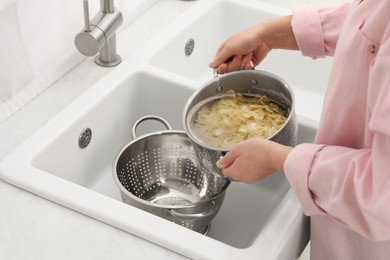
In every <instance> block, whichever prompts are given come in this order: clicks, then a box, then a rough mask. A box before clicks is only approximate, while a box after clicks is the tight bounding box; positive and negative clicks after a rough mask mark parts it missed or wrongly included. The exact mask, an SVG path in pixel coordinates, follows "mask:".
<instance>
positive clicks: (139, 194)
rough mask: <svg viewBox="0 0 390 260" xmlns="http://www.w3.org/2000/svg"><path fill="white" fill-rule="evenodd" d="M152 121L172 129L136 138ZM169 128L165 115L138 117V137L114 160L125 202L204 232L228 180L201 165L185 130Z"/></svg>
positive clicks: (220, 202)
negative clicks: (146, 122) (140, 125)
mask: <svg viewBox="0 0 390 260" xmlns="http://www.w3.org/2000/svg"><path fill="white" fill-rule="evenodd" d="M150 119H152V120H158V121H160V122H162V123H164V124H165V126H166V127H167V128H168V129H169V130H165V131H159V132H154V133H151V134H147V135H143V136H141V137H137V136H136V128H137V126H138V125H139V124H140V123H141V122H142V121H145V120H150ZM171 129H172V128H171V127H170V125H169V123H168V122H167V121H165V120H164V119H162V118H161V117H157V116H145V117H142V118H140V119H139V120H138V121H137V122H136V123H135V124H134V126H133V131H132V132H133V137H134V140H132V141H131V142H130V143H129V144H128V145H126V146H125V147H124V148H123V149H122V150H121V151H120V152H119V154H118V155H117V157H116V159H115V161H114V165H113V168H114V169H113V177H114V180H115V182H116V184H117V185H118V187H119V189H120V192H121V196H122V200H123V202H125V203H127V204H130V205H133V206H136V207H138V208H141V209H143V210H146V211H148V212H150V213H153V214H155V215H158V216H160V217H163V218H165V219H168V220H170V221H173V222H175V223H178V224H180V225H182V226H185V227H187V228H190V229H192V230H195V231H198V232H201V233H205V232H206V230H207V227H208V226H209V224H210V222H211V220H212V219H213V218H214V217H215V215H216V214H217V212H218V210H219V208H220V206H221V204H222V202H223V199H224V196H225V191H226V188H227V187H228V185H229V183H230V182H229V181H227V180H226V179H224V178H221V177H219V176H218V175H217V174H212V173H210V172H209V171H208V170H207V169H206V168H204V167H202V164H200V163H199V161H198V157H197V154H196V152H195V150H194V148H193V144H192V141H191V140H190V139H189V138H188V136H187V135H186V133H185V132H184V131H176V130H171Z"/></svg>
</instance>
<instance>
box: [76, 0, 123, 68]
mask: <svg viewBox="0 0 390 260" xmlns="http://www.w3.org/2000/svg"><path fill="white" fill-rule="evenodd" d="M83 1H84V2H83V5H84V29H83V30H81V32H79V33H78V34H77V35H76V37H75V39H74V43H75V45H76V48H77V49H78V50H79V51H80V52H81V53H82V54H84V55H85V56H95V55H96V54H97V53H98V52H99V55H97V56H96V57H95V63H96V64H98V65H100V66H103V67H112V66H116V65H118V64H119V63H120V62H121V61H122V59H121V57H120V56H119V55H118V54H117V52H116V31H117V29H118V28H119V26H120V25H121V24H122V21H123V17H122V14H121V12H120V11H119V10H118V9H116V8H115V7H114V0H100V11H99V12H98V13H97V14H96V15H95V16H94V17H93V19H92V20H91V21H90V20H89V8H88V0H83Z"/></svg>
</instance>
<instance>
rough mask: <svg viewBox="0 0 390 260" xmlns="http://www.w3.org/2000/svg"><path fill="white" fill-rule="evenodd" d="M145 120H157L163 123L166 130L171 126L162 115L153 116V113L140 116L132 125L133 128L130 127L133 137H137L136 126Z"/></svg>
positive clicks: (170, 128)
mask: <svg viewBox="0 0 390 260" xmlns="http://www.w3.org/2000/svg"><path fill="white" fill-rule="evenodd" d="M146 120H157V121H160V122H161V123H163V124H164V125H165V126H166V128H167V129H168V130H172V127H171V125H170V124H169V123H168V121H167V120H165V119H164V118H162V117H159V116H155V115H147V116H143V117H141V118H140V119H138V120H137V121H136V122H135V123H134V125H133V128H132V129H131V133H132V135H133V139H135V138H137V134H136V131H137V127H138V125H139V124H140V123H142V122H143V121H146Z"/></svg>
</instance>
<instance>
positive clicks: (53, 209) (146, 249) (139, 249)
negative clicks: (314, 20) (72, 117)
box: [0, 0, 339, 260]
mask: <svg viewBox="0 0 390 260" xmlns="http://www.w3.org/2000/svg"><path fill="white" fill-rule="evenodd" d="M269 2H272V3H274V4H275V3H276V4H280V5H283V6H286V7H292V6H294V5H296V4H299V3H302V2H311V1H305V0H294V1H288V0H278V1H277V0H274V1H273V0H269ZM313 2H315V4H316V5H318V4H320V3H319V2H322V3H329V1H325V0H323V1H313ZM333 2H339V1H338V0H333ZM194 3H196V1H179V0H160V1H158V2H157V4H155V5H154V6H152V7H151V8H150V9H149V10H148V11H146V12H145V13H144V14H143V15H142V16H140V17H139V18H138V19H137V20H136V21H135V22H133V23H131V24H130V25H128V26H127V27H126V28H123V29H122V30H121V31H120V32H119V33H118V36H117V43H118V53H119V54H120V55H121V56H122V59H127V58H129V57H130V56H131V55H132V54H133V53H134V52H136V50H137V49H139V48H140V47H141V46H142V45H143V44H144V43H145V42H146V41H148V39H150V38H151V37H152V36H153V35H154V34H155V33H156V32H158V31H160V30H161V29H162V28H164V27H166V26H167V25H168V24H169V23H170V22H172V21H174V19H175V18H176V17H178V16H179V15H180V14H181V13H182V12H183V11H184V10H186V9H187V8H189V7H190V6H191V5H193V4H194ZM80 26H82V25H80ZM110 70H112V69H110V68H102V67H99V66H97V65H95V64H94V62H93V59H92V58H87V59H85V60H84V61H83V62H82V63H80V64H79V65H78V66H77V67H75V68H74V69H73V70H72V71H70V72H69V73H68V74H66V75H65V76H64V77H63V78H61V79H60V80H59V81H57V82H56V83H55V84H53V85H52V86H51V87H49V88H48V89H47V90H46V91H44V93H42V94H41V95H39V96H38V97H37V98H35V99H34V100H33V101H32V102H30V103H29V104H28V105H27V106H26V107H25V108H23V109H22V110H20V111H19V112H17V113H16V114H15V115H14V116H12V117H11V118H9V119H8V120H6V121H5V122H4V123H2V124H0V144H1V145H0V160H1V159H3V158H4V157H5V156H6V155H7V154H8V153H9V152H11V151H12V150H13V149H14V148H15V147H16V146H17V145H19V144H20V143H22V142H23V141H24V140H25V139H27V138H28V137H29V136H30V135H31V134H32V133H34V132H35V131H36V130H37V129H38V128H39V127H40V126H42V125H43V124H45V123H46V122H47V121H48V120H50V119H51V118H52V117H53V116H55V115H56V114H57V113H58V112H59V111H60V110H61V109H63V108H64V107H65V106H67V105H68V104H69V103H70V102H72V101H73V100H74V99H76V98H77V97H78V96H80V95H81V94H82V93H83V92H84V91H86V90H87V89H88V88H89V87H91V86H92V85H93V84H94V83H95V82H97V81H98V80H99V79H101V78H102V77H103V76H104V75H105V74H107V73H108V72H109V71H110ZM200 250H201V249H200ZM141 258H142V259H168V258H169V259H184V257H183V256H181V255H178V254H176V253H174V252H171V251H169V250H167V249H164V248H162V247H160V246H157V245H155V244H152V243H150V242H148V241H145V240H143V239H140V238H138V237H136V236H133V235H131V234H129V233H126V232H124V231H122V230H119V229H117V228H114V227H112V226H109V225H107V224H105V223H102V222H100V221H97V220H94V219H92V218H90V217H87V216H85V215H82V214H80V213H78V212H75V211H73V210H70V209H68V208H65V207H63V206H60V205H57V204H55V203H53V202H51V201H48V200H46V199H43V198H41V197H38V196H36V195H33V194H31V193H29V192H27V191H24V190H22V189H20V188H17V187H14V186H12V185H9V184H8V183H6V182H4V181H2V180H0V259H42V260H45V259H50V260H51V259H141Z"/></svg>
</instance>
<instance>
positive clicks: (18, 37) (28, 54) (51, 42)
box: [0, 0, 157, 123]
mask: <svg viewBox="0 0 390 260" xmlns="http://www.w3.org/2000/svg"><path fill="white" fill-rule="evenodd" d="M156 1H157V0H131V1H130V0H116V1H114V3H115V6H116V7H117V8H119V9H120V10H121V11H122V14H123V16H124V22H123V25H122V26H125V25H126V24H128V23H129V22H131V21H132V20H134V19H135V18H137V16H138V15H139V14H141V13H142V12H143V11H145V10H146V9H147V8H148V7H150V6H151V5H152V4H154V3H155V2H156ZM99 4H100V0H89V6H90V17H91V18H92V17H93V16H94V14H95V13H96V12H97V11H98V10H99ZM83 25H84V20H83V2H82V0H65V1H61V0H60V1H59V0H1V3H0V32H1V37H0V123H1V122H3V121H4V120H5V119H7V118H8V117H9V116H11V115H12V114H13V113H15V112H16V111H17V110H19V109H21V108H22V107H23V106H24V105H25V104H27V103H28V102H29V101H30V100H31V99H33V98H34V97H36V96H37V95H38V94H39V93H41V92H42V91H43V90H44V89H46V88H47V87H48V86H50V85H51V84H52V83H53V82H55V81H56V80H58V79H59V78H60V77H61V76H63V75H64V74H65V73H66V72H68V71H69V70H70V69H72V68H73V67H75V66H76V65H77V64H78V63H79V62H81V61H82V60H83V59H84V58H85V57H84V56H82V55H81V54H80V53H78V51H77V49H76V48H75V47H74V37H75V36H76V34H77V33H78V32H79V31H80V30H81V29H82V28H83Z"/></svg>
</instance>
